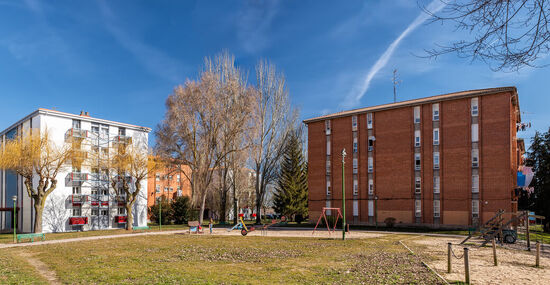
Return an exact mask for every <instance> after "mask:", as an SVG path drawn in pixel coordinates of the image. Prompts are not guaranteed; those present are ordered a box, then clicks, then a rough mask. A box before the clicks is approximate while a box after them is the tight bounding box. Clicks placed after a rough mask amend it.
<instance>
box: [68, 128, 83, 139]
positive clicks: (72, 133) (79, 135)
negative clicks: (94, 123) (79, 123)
mask: <svg viewBox="0 0 550 285" xmlns="http://www.w3.org/2000/svg"><path fill="white" fill-rule="evenodd" d="M87 137H88V131H85V130H82V129H76V128H70V129H68V130H67V132H65V140H70V139H73V138H76V139H85V138H87Z"/></svg>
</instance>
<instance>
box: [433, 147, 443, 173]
mask: <svg viewBox="0 0 550 285" xmlns="http://www.w3.org/2000/svg"><path fill="white" fill-rule="evenodd" d="M433 157H434V159H433V163H434V169H439V166H440V164H441V157H440V156H439V151H434V154H433Z"/></svg>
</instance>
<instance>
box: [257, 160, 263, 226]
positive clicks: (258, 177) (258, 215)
mask: <svg viewBox="0 0 550 285" xmlns="http://www.w3.org/2000/svg"><path fill="white" fill-rule="evenodd" d="M260 187H261V186H260V168H258V167H257V168H256V224H258V225H259V224H261V223H262V218H261V215H260V207H261V200H260V199H261V197H262V195H261V192H262V189H261V188H260Z"/></svg>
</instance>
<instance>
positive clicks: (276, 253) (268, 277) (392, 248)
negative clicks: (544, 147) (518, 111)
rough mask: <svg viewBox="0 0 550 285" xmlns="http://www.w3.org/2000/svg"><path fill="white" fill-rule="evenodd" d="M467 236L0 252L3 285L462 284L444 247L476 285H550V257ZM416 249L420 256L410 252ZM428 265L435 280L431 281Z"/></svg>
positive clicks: (145, 243) (233, 236)
mask: <svg viewBox="0 0 550 285" xmlns="http://www.w3.org/2000/svg"><path fill="white" fill-rule="evenodd" d="M463 239H464V237H453V236H448V235H440V236H437V235H430V236H427V235H421V234H416V233H412V234H404V233H391V232H369V231H351V232H349V233H347V234H346V240H345V241H343V240H342V232H341V231H336V232H334V233H329V232H328V231H327V230H326V228H325V229H318V230H317V231H316V232H315V233H313V231H312V229H303V228H302V229H288V228H286V229H285V228H277V229H270V230H268V231H267V232H264V233H262V231H260V230H255V231H251V232H249V233H248V234H247V235H246V236H242V235H241V233H240V231H239V230H233V231H228V229H226V228H215V229H214V230H213V232H212V234H210V233H209V231H208V229H207V228H205V232H204V233H203V234H193V233H192V234H190V233H188V231H187V230H180V231H174V232H172V233H165V234H162V235H161V234H158V233H153V232H152V233H150V234H149V235H140V236H137V235H134V236H126V237H116V236H111V238H109V239H97V240H83V241H78V242H74V241H72V242H63V240H53V241H51V242H50V243H44V242H35V245H34V246H25V247H15V248H0V283H19V284H25V283H27V284H30V283H50V284H73V283H78V284H97V283H106V284H114V283H116V284H119V283H138V284H151V283H211V284H220V283H225V284H228V283H230V284H266V283H276V284H288V283H292V284H294V283H301V284H319V283H322V284H326V283H331V284H333V283H346V284H404V283H407V284H409V283H412V284H445V281H444V280H443V279H441V278H440V277H439V276H438V275H437V274H439V275H441V276H442V277H443V278H445V279H446V281H448V282H450V283H453V282H464V266H463V259H458V258H455V257H453V260H452V266H453V267H452V268H453V270H452V273H450V274H448V273H446V270H447V259H446V258H447V243H449V242H451V243H453V250H454V253H456V255H457V256H458V257H460V255H462V254H463V253H462V249H463V248H464V247H469V248H470V257H469V259H470V276H471V283H473V284H547V283H548V280H550V249H549V248H547V247H546V248H543V254H542V258H541V262H540V267H539V268H536V267H535V266H534V264H535V256H534V252H533V251H531V252H527V251H525V250H518V249H515V248H508V247H506V245H504V246H503V247H502V246H500V245H499V246H498V248H497V252H498V256H499V265H498V266H494V265H493V263H492V249H491V247H479V245H478V244H479V242H477V243H476V241H475V240H473V239H472V240H470V241H468V242H467V244H464V245H459V243H460V242H461V241H462V240H463ZM409 249H411V250H412V251H413V252H414V253H411V252H410V251H409ZM423 262H425V263H426V264H427V265H428V266H429V267H430V268H432V269H434V270H435V271H436V272H437V274H436V273H434V272H432V271H431V269H430V268H429V267H428V266H425V265H424V264H423Z"/></svg>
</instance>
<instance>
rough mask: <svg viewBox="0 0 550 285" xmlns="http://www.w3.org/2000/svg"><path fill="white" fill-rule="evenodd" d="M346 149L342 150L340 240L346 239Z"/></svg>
mask: <svg viewBox="0 0 550 285" xmlns="http://www.w3.org/2000/svg"><path fill="white" fill-rule="evenodd" d="M345 158H346V149H345V148H344V149H343V150H342V240H345V239H346V183H345V176H344V165H345V164H346V161H345Z"/></svg>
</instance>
